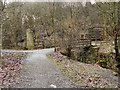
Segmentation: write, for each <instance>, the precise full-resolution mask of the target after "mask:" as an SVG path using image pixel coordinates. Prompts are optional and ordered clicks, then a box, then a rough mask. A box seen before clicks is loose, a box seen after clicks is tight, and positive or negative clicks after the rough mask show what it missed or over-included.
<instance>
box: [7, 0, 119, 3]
mask: <svg viewBox="0 0 120 90" xmlns="http://www.w3.org/2000/svg"><path fill="white" fill-rule="evenodd" d="M95 1H97V2H110V1H111V2H117V1H120V0H7V2H91V3H92V4H94V3H95Z"/></svg>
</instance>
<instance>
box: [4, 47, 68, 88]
mask: <svg viewBox="0 0 120 90" xmlns="http://www.w3.org/2000/svg"><path fill="white" fill-rule="evenodd" d="M2 52H30V54H28V57H27V58H26V60H25V64H24V66H23V70H22V71H21V73H20V75H19V78H18V80H17V82H18V83H17V84H16V85H15V86H14V87H15V88H16V87H17V88H64V87H65V88H68V87H70V81H69V80H68V78H67V77H63V76H62V74H61V72H60V71H59V70H58V69H57V68H56V67H55V65H54V63H53V62H52V61H51V60H49V59H48V58H47V56H46V55H47V54H49V53H52V52H54V48H51V49H42V50H28V51H22V50H19V51H18V50H2Z"/></svg>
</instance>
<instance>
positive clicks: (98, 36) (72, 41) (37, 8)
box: [0, 1, 120, 76]
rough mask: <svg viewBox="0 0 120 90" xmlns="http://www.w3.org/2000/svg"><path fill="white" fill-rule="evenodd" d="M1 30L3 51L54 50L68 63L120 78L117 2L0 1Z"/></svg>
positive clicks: (4, 62)
mask: <svg viewBox="0 0 120 90" xmlns="http://www.w3.org/2000/svg"><path fill="white" fill-rule="evenodd" d="M0 27H1V31H0V32H1V34H0V39H1V40H0V47H1V49H3V50H41V49H48V48H55V50H54V52H55V53H60V55H63V56H65V57H67V58H68V59H70V60H71V59H72V60H73V61H77V62H82V63H85V64H90V65H93V64H97V65H99V66H100V67H102V68H106V69H110V70H112V71H115V72H116V75H118V76H119V74H120V71H119V68H120V2H96V3H94V4H91V3H90V2H86V4H84V5H83V4H82V3H81V2H39V3H38V2H34V3H33V2H12V3H6V2H2V1H0ZM1 55H2V54H1ZM20 55H21V54H20ZM2 56H4V53H3V55H2ZM2 56H0V57H2ZM5 56H6V54H5ZM8 56H10V55H8ZM17 56H18V55H17ZM51 56H52V57H53V56H54V57H56V54H54V55H51ZM10 57H11V56H10ZM6 58H7V57H6ZM57 58H59V57H57ZM60 58H61V57H60ZM4 59H5V57H2V58H1V60H0V63H1V66H5V65H6V60H5V61H4ZM61 60H64V58H63V59H61ZM18 62H19V61H18ZM65 62H66V61H65ZM66 63H67V62H66Z"/></svg>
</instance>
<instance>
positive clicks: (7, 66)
mask: <svg viewBox="0 0 120 90" xmlns="http://www.w3.org/2000/svg"><path fill="white" fill-rule="evenodd" d="M26 55H27V53H18V52H17V53H15V52H14V53H13V52H8V53H7V52H4V53H2V65H1V66H0V87H5V88H10V87H12V84H13V83H15V80H16V77H17V74H18V71H20V70H21V69H22V65H23V61H24V58H25V57H26Z"/></svg>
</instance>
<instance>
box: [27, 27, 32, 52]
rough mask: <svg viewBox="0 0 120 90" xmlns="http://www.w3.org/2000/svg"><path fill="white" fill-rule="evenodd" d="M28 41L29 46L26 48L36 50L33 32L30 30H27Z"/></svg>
mask: <svg viewBox="0 0 120 90" xmlns="http://www.w3.org/2000/svg"><path fill="white" fill-rule="evenodd" d="M26 41H27V45H26V48H28V49H29V50H30V49H33V48H34V36H33V31H32V30H30V29H27V30H26Z"/></svg>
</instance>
